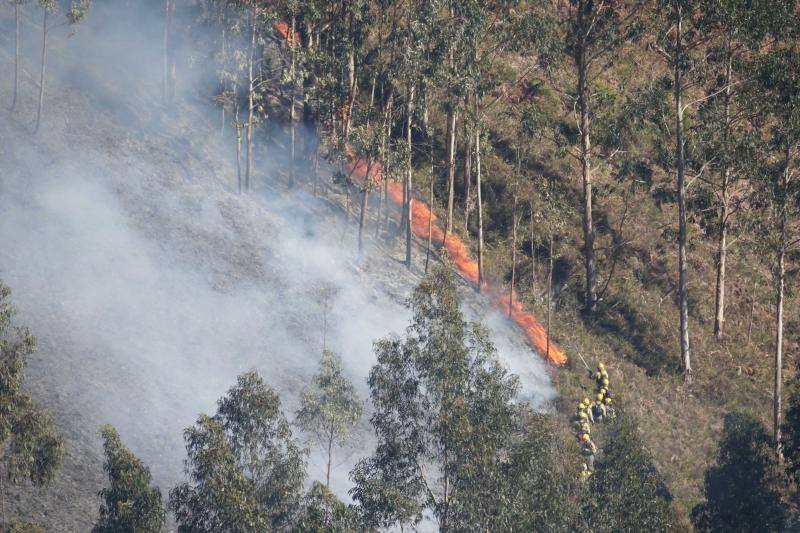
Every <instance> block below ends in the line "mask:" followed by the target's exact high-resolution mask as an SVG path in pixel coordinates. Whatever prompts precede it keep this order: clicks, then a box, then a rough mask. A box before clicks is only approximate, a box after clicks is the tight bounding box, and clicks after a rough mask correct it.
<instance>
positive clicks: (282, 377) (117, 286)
mask: <svg viewBox="0 0 800 533" xmlns="http://www.w3.org/2000/svg"><path fill="white" fill-rule="evenodd" d="M101 15H102V13H100V14H98V15H96V18H90V19H89V21H87V22H88V23H87V25H86V26H85V27H81V28H80V31H79V32H78V33H77V34H76V35H75V36H72V37H69V38H67V36H66V34H59V35H55V36H54V37H53V40H52V43H51V45H52V51H53V53H52V55H51V61H52V67H53V68H52V69H51V72H52V74H51V77H50V78H49V79H48V88H49V93H48V96H47V97H46V100H45V105H46V107H45V118H44V123H43V128H42V130H41V131H40V132H39V133H38V134H37V135H32V134H31V133H30V118H31V116H32V113H33V110H34V107H33V106H34V104H35V102H34V93H35V87H34V83H33V80H32V78H31V77H30V76H26V77H25V80H24V83H23V86H22V87H23V91H22V95H23V98H22V100H21V102H20V105H19V106H18V109H17V110H16V111H15V113H14V114H13V115H7V116H6V117H7V118H3V120H0V162H1V163H0V166H1V167H2V172H0V211H2V213H3V220H2V224H0V247H2V249H3V250H4V251H5V252H4V253H3V254H2V257H0V278H2V279H3V281H4V282H5V283H6V284H8V285H9V286H10V287H12V289H13V291H14V293H13V300H14V302H15V303H16V305H17V307H18V308H19V311H20V313H19V317H18V318H19V322H20V323H24V324H27V325H29V326H30V327H31V328H32V330H33V332H34V334H35V335H36V336H37V337H38V339H39V349H38V350H37V352H36V353H35V354H34V356H33V357H32V358H31V361H30V365H29V367H28V382H27V388H28V389H29V390H30V392H31V393H32V395H33V396H34V398H35V399H36V400H37V401H39V402H41V403H42V404H43V405H44V406H46V407H47V408H48V409H49V410H50V411H51V412H52V413H53V416H54V419H55V421H56V423H57V425H58V427H59V429H60V430H61V431H62V432H63V433H64V435H65V438H66V449H67V457H66V461H65V464H64V467H63V469H62V471H61V473H60V474H59V476H58V477H57V479H56V481H55V482H54V484H53V485H52V486H51V487H48V488H46V489H42V490H36V489H30V488H23V489H21V490H9V491H8V492H7V494H5V495H4V497H5V499H6V502H7V503H8V504H9V505H7V512H8V513H9V514H10V515H11V516H19V517H21V518H23V519H27V520H32V521H36V522H40V523H42V524H43V525H45V526H46V527H47V529H48V531H51V530H52V531H85V530H87V529H89V527H90V526H91V524H92V523H93V520H94V517H95V515H96V512H97V507H98V505H99V501H98V498H97V497H96V493H97V491H98V490H99V489H100V488H101V486H102V484H103V482H104V475H103V472H102V457H101V448H100V438H99V434H98V426H99V424H100V423H103V422H109V423H111V424H113V425H114V426H116V427H117V428H118V429H119V431H120V433H121V435H122V437H123V440H124V441H125V442H126V444H128V445H129V446H130V447H131V449H132V450H133V451H134V452H135V453H137V454H138V455H139V456H141V457H142V458H143V459H144V460H145V461H146V463H147V464H148V466H150V467H151V469H152V470H153V473H154V476H155V479H156V481H157V482H158V483H159V484H160V485H161V487H162V490H164V491H166V490H168V489H169V488H170V487H171V486H172V485H174V484H175V482H176V481H178V480H179V479H182V458H183V444H182V430H183V428H185V427H186V426H188V425H190V424H191V423H192V422H193V420H194V418H195V417H196V415H197V414H198V413H199V412H201V411H205V412H208V411H211V410H212V409H213V408H214V402H215V400H216V399H217V398H218V397H220V396H221V395H222V394H223V393H224V391H225V390H226V389H227V388H228V387H229V386H230V385H231V384H232V383H233V382H234V380H235V376H236V375H237V374H238V373H240V372H242V371H244V370H246V369H248V368H252V367H255V368H257V369H258V370H259V371H260V372H261V373H262V375H263V376H264V377H265V379H266V380H267V382H268V383H269V384H270V385H272V386H273V387H275V388H276V389H277V390H278V391H279V392H280V393H281V395H282V399H283V401H284V408H285V410H286V412H287V414H291V413H292V412H293V410H294V408H295V406H296V402H297V398H298V394H299V392H300V391H301V390H302V387H303V385H304V383H305V382H306V381H307V379H308V377H309V376H310V375H311V373H312V372H313V371H314V369H315V365H316V363H317V361H318V357H319V351H320V349H321V348H322V343H323V338H325V341H324V342H325V344H326V346H327V347H329V348H333V349H335V350H336V351H338V352H340V353H341V355H342V356H343V359H344V364H345V369H346V371H347V373H348V374H349V375H350V376H351V378H352V379H353V380H354V382H355V383H356V385H357V388H358V389H359V391H360V392H361V394H362V396H366V385H365V377H366V375H367V372H368V371H369V367H370V365H371V363H372V361H373V356H372V353H371V343H372V341H373V340H375V339H377V338H379V337H381V336H384V335H386V334H389V333H390V332H397V333H399V332H402V330H403V328H404V327H405V325H406V321H407V317H408V313H407V311H406V310H405V308H404V306H403V301H404V299H405V297H406V295H407V294H408V293H409V291H410V290H411V288H412V287H413V286H414V284H415V283H416V282H417V281H419V279H420V277H421V275H422V274H423V272H422V269H423V264H422V261H423V257H422V255H421V254H417V261H416V263H415V265H414V268H413V269H412V271H411V272H408V271H406V269H405V268H404V267H403V266H402V264H400V263H399V262H398V261H397V260H396V258H397V257H399V252H398V250H399V248H398V249H395V248H394V245H398V246H399V243H395V242H394V240H392V239H391V238H389V237H387V239H380V240H375V239H370V241H369V245H368V251H367V253H366V255H365V257H364V258H363V259H361V260H359V259H358V258H357V255H356V243H355V227H354V223H353V222H354V221H353V220H352V219H351V218H349V217H348V216H347V214H346V213H345V211H344V210H343V208H342V204H344V200H343V197H342V196H341V193H340V192H339V191H338V190H337V189H335V188H332V187H326V189H325V191H324V192H325V197H322V198H316V197H314V196H313V195H312V194H311V192H310V189H311V186H310V185H308V187H307V189H308V190H305V189H301V190H295V191H291V192H289V191H288V190H287V189H286V185H285V181H284V180H285V178H286V176H285V172H284V171H283V170H282V164H281V159H280V155H279V154H281V153H283V152H284V151H285V150H284V148H283V146H282V143H283V134H282V132H280V131H276V132H272V138H273V142H272V143H271V144H268V145H267V149H266V150H265V151H263V152H260V153H259V154H258V172H257V174H256V177H257V190H256V192H255V193H254V194H252V195H249V196H240V195H237V194H236V193H235V192H234V190H233V184H234V183H235V180H234V179H233V177H234V176H235V174H234V170H233V167H232V165H231V163H230V158H229V157H228V154H229V153H230V151H226V150H229V149H230V139H227V140H221V139H220V138H219V134H218V131H217V129H216V128H214V127H212V125H211V124H212V122H211V120H212V118H211V115H210V112H211V110H212V109H213V108H212V107H211V106H210V105H209V104H208V103H206V102H204V101H203V100H202V99H200V98H198V97H196V96H195V95H194V93H191V92H190V93H187V94H185V95H183V98H181V99H180V100H179V103H178V104H177V105H176V107H175V108H174V109H172V110H170V111H169V112H164V111H163V110H162V109H161V108H160V107H159V106H157V105H153V101H154V100H156V99H157V94H158V83H157V80H158V77H157V75H155V74H154V73H153V72H152V71H151V70H150V69H149V68H142V66H141V65H143V64H144V65H151V64H155V65H157V61H155V62H154V61H143V59H152V58H151V56H149V55H148V51H147V50H148V48H147V47H148V43H150V42H152V41H151V40H150V37H152V36H150V35H148V34H147V32H146V31H143V32H142V33H138V32H137V31H131V30H130V27H129V26H128V24H127V23H126V22H124V21H119V22H118V23H116V24H115V23H109V22H108V20H109V19H108V18H103V17H102V16H101ZM93 21H95V22H93ZM8 23H9V21H8V20H7V19H0V24H2V27H3V29H4V30H5V29H6V28H8ZM28 27H29V28H31V27H32V23H30V21H28ZM3 33H4V35H8V32H5V31H4V32H3ZM31 33H32V32H31ZM112 36H113V37H112ZM100 40H102V41H103V42H106V43H109V46H108V47H107V48H105V49H103V50H100V51H98V50H96V49H94V43H96V42H98V41H100ZM33 41H34V39H33V36H31V39H30V41H29V42H26V43H25V44H26V45H28V46H26V48H27V49H28V50H33ZM8 44H9V43H8V41H7V40H6V39H3V40H2V42H0V46H1V47H2V48H3V50H7V49H8V48H7V45H8ZM88 50H94V52H93V56H92V57H94V59H92V60H91V61H87V60H86V58H87V57H89V56H87V55H86V54H87V51H88ZM0 60H1V61H2V64H4V65H8V56H7V55H2V56H0ZM32 64H33V61H26V70H28V71H30V70H33V67H32ZM133 79H136V80H137V81H136V83H135V84H131V82H132V80H133ZM8 99H9V87H8V84H7V83H5V80H4V82H3V83H2V85H0V101H7V100H8ZM326 175H327V176H329V171H328V170H326ZM328 181H329V180H328ZM370 233H371V232H370ZM323 284H329V285H332V286H333V287H335V288H336V291H337V292H336V295H335V296H334V298H333V301H332V302H331V311H330V314H329V316H327V317H326V322H327V323H328V326H327V328H326V329H327V330H326V331H325V332H324V333H323V331H322V330H323V313H322V310H321V304H320V302H319V299H318V297H317V296H316V291H317V289H318V287H320V286H321V285H323ZM463 295H464V297H465V300H466V306H467V308H468V309H467V310H468V314H470V315H471V316H473V317H475V318H481V319H484V320H487V321H488V322H489V324H490V326H491V328H492V330H493V339H494V340H495V341H496V343H497V346H498V349H499V353H500V356H501V358H502V360H503V361H504V362H505V363H506V364H507V366H508V367H509V368H510V369H511V370H512V371H513V372H515V373H518V374H519V375H520V376H521V377H522V382H523V396H524V397H525V398H526V399H528V400H529V401H531V402H532V403H533V404H534V405H537V406H542V405H544V404H545V402H547V401H548V400H549V399H551V398H552V397H553V395H554V392H553V390H552V388H551V386H550V385H549V375H548V371H547V369H546V366H545V364H544V363H543V362H542V361H541V360H540V359H539V358H538V357H537V356H536V355H535V354H534V353H533V352H532V351H531V350H530V348H529V347H528V346H527V344H526V343H525V339H524V337H523V336H522V335H521V334H520V332H519V331H518V330H516V328H515V327H514V326H512V325H510V324H508V323H507V322H506V321H505V320H504V319H503V318H501V317H498V316H497V315H496V313H495V312H494V311H492V310H491V307H490V306H488V305H487V302H486V300H485V299H483V298H481V297H479V296H476V295H475V294H474V292H473V291H471V290H470V289H468V288H467V286H466V284H465V285H464V290H463ZM355 433H356V434H355V435H354V436H353V439H352V445H351V446H350V448H349V449H348V450H346V451H345V452H343V453H342V457H341V458H340V461H339V464H338V465H337V468H336V471H335V473H334V488H335V489H336V490H337V492H338V493H339V494H340V495H341V496H343V497H345V496H346V490H347V488H348V487H349V482H348V480H347V472H348V470H349V467H350V466H351V465H352V463H353V462H354V461H355V460H356V459H357V458H358V457H359V454H363V450H364V449H366V448H367V447H368V446H369V444H370V442H371V436H370V431H369V428H368V425H367V424H366V421H364V422H363V423H362V424H361V426H360V427H359V429H358V430H357V431H356V432H355ZM309 471H310V475H311V477H312V478H313V477H314V476H319V475H320V473H321V472H322V464H321V462H319V460H318V457H316V456H315V455H312V456H311V459H310V467H309Z"/></svg>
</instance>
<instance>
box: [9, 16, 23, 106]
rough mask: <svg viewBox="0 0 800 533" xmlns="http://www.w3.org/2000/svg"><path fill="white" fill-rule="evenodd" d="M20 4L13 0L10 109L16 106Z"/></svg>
mask: <svg viewBox="0 0 800 533" xmlns="http://www.w3.org/2000/svg"><path fill="white" fill-rule="evenodd" d="M21 9H22V6H21V5H20V4H19V2H17V1H15V2H14V92H13V94H12V96H11V111H14V109H16V107H17V93H18V92H19V19H20V10H21Z"/></svg>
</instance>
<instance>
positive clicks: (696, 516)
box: [692, 413, 788, 532]
mask: <svg viewBox="0 0 800 533" xmlns="http://www.w3.org/2000/svg"><path fill="white" fill-rule="evenodd" d="M785 483H786V481H785V478H784V477H783V474H782V472H781V469H780V465H779V464H778V460H777V456H776V454H775V452H774V449H773V446H772V443H771V439H770V437H769V435H768V434H767V431H766V429H765V428H764V426H763V425H762V424H761V422H759V421H758V420H757V419H756V418H755V417H753V416H752V415H749V414H743V413H732V414H729V415H727V416H726V417H725V428H724V434H723V437H722V442H721V443H720V449H719V456H718V458H717V464H716V466H713V467H711V468H709V469H708V471H707V472H706V479H705V496H706V501H705V502H704V503H701V504H699V505H698V506H697V507H695V508H694V509H693V510H692V522H694V525H695V528H696V529H697V531H726V532H728V531H730V532H735V531H742V532H744V531H784V526H785V524H786V521H787V518H788V511H787V508H786V507H785V506H784V504H783V502H782V501H781V490H782V488H783V487H785Z"/></svg>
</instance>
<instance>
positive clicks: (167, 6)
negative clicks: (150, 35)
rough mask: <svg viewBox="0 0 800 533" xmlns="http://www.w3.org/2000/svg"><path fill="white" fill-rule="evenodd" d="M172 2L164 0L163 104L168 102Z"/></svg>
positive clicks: (171, 0)
mask: <svg viewBox="0 0 800 533" xmlns="http://www.w3.org/2000/svg"><path fill="white" fill-rule="evenodd" d="M172 2H173V0H164V38H163V43H162V47H163V50H162V53H163V58H162V59H163V65H162V71H161V97H162V99H163V100H164V104H165V105H166V104H168V103H169V100H170V98H169V95H170V70H171V69H170V48H171V46H172V44H171V42H170V38H171V35H170V30H171V28H172Z"/></svg>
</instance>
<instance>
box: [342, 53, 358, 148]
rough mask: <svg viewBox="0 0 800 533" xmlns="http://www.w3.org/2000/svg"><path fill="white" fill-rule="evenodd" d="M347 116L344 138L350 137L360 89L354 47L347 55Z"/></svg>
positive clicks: (344, 125)
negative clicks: (354, 109) (357, 92)
mask: <svg viewBox="0 0 800 533" xmlns="http://www.w3.org/2000/svg"><path fill="white" fill-rule="evenodd" d="M347 87H348V91H347V106H346V111H347V116H346V117H344V119H345V122H344V124H342V126H343V127H344V138H345V139H349V138H350V124H351V123H352V117H353V106H355V103H356V91H357V90H358V83H357V79H356V52H355V48H354V47H352V46H351V47H350V51H349V52H348V55H347Z"/></svg>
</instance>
